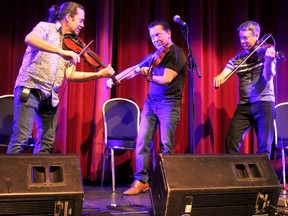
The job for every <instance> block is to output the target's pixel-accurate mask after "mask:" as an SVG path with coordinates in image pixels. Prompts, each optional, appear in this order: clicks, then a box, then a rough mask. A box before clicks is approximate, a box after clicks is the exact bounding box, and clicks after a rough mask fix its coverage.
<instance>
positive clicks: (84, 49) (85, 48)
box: [78, 40, 94, 56]
mask: <svg viewBox="0 0 288 216" xmlns="http://www.w3.org/2000/svg"><path fill="white" fill-rule="evenodd" d="M93 41H94V40H91V41H90V42H89V43H88V44H87V45H86V46H85V47H84V48H83V49H82V51H81V52H80V53H79V54H78V55H79V56H81V55H82V54H83V53H84V52H85V51H86V50H87V49H88V47H89V46H90V45H91V43H93Z"/></svg>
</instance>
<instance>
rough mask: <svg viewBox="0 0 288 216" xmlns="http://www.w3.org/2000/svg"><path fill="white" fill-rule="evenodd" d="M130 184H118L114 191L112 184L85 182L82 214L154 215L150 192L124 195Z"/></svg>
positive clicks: (106, 215) (98, 215)
mask: <svg viewBox="0 0 288 216" xmlns="http://www.w3.org/2000/svg"><path fill="white" fill-rule="evenodd" d="M128 188H129V185H124V186H118V185H116V192H114V193H112V190H111V186H103V188H102V187H101V186H98V185H93V184H89V185H87V184H84V186H83V189H84V201H83V209H82V212H83V213H82V215H83V216H84V215H86V216H92V215H97V216H108V215H131V216H132V215H139V216H142V215H145V216H146V215H148V216H152V215H153V214H152V203H151V200H150V194H149V192H146V193H141V194H139V195H137V196H123V195H122V193H123V191H125V190H126V189H128Z"/></svg>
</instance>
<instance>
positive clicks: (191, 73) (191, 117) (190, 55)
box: [181, 24, 202, 153]
mask: <svg viewBox="0 0 288 216" xmlns="http://www.w3.org/2000/svg"><path fill="white" fill-rule="evenodd" d="M181 32H182V35H183V37H184V39H185V42H186V46H187V50H188V58H187V59H188V61H187V66H188V71H189V76H188V77H189V94H188V95H189V98H190V100H189V106H188V107H189V144H190V151H191V153H195V137H194V127H195V125H194V117H195V115H194V114H195V113H194V112H195V109H194V108H195V107H194V70H196V73H197V75H198V77H199V78H201V76H202V75H201V73H200V71H199V68H198V65H197V63H196V60H195V58H194V55H193V53H192V51H191V49H190V44H189V37H188V25H187V24H186V25H181Z"/></svg>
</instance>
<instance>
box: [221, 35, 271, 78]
mask: <svg viewBox="0 0 288 216" xmlns="http://www.w3.org/2000/svg"><path fill="white" fill-rule="evenodd" d="M271 36H272V34H271V33H269V34H265V35H264V36H263V37H262V38H261V39H260V40H259V43H258V45H257V47H256V48H255V49H254V50H253V51H252V52H251V53H250V54H249V55H248V56H247V57H245V59H243V61H242V62H241V63H240V64H239V65H238V66H237V67H236V68H235V69H234V70H233V71H231V72H230V73H229V74H227V75H226V76H225V77H224V79H223V82H225V81H226V80H227V79H229V78H230V77H231V76H232V75H233V74H234V73H235V72H236V71H237V70H238V69H239V67H241V65H243V64H244V63H245V62H246V61H247V59H248V58H250V57H251V56H252V55H253V54H254V53H255V52H256V51H257V50H258V49H259V48H260V47H261V46H262V45H263V44H264V43H265V42H266V41H267V40H268V38H270V37H271Z"/></svg>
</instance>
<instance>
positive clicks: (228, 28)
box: [0, 0, 288, 180]
mask: <svg viewBox="0 0 288 216" xmlns="http://www.w3.org/2000/svg"><path fill="white" fill-rule="evenodd" d="M4 1H5V4H4ZM63 2H64V1H63V0H62V1H60V0H59V1H56V0H49V1H48V0H41V1H39V0H30V1H22V0H10V1H8V0H7V1H6V0H1V3H2V7H1V8H0V16H1V19H0V24H1V26H2V28H1V29H0V39H1V40H0V45H1V51H2V52H1V58H0V66H1V70H0V77H1V78H0V95H3V94H10V93H13V87H14V83H15V80H16V76H17V74H18V70H19V67H20V65H21V62H22V57H23V54H24V51H25V48H26V46H25V44H24V37H25V35H26V34H27V33H28V32H30V31H31V30H32V28H33V27H34V26H35V25H36V24H37V23H38V22H39V21H42V20H47V18H48V9H49V7H50V6H51V5H53V4H61V3H63ZM77 2H79V3H80V4H82V5H83V6H84V7H85V8H86V20H85V28H84V30H83V31H82V32H81V33H80V37H81V38H82V39H83V40H84V41H85V42H87V43H88V42H89V41H91V40H94V43H93V44H92V45H91V49H92V50H94V51H95V53H97V54H99V56H100V57H101V59H102V61H103V63H104V64H105V65H107V64H108V63H112V66H113V67H114V69H115V71H116V72H117V73H120V72H121V71H123V70H124V69H126V68H127V67H130V66H132V65H136V64H137V63H139V62H140V61H141V60H142V59H143V58H144V57H145V56H147V55H148V54H149V53H151V52H152V51H153V46H152V43H151V41H150V38H149V34H148V30H147V25H148V24H149V23H150V22H152V21H154V20H155V19H162V20H166V21H168V22H169V23H170V25H171V29H172V39H173V42H174V43H175V44H177V45H178V46H180V47H182V48H183V49H184V50H185V52H186V53H187V47H186V44H185V41H184V38H183V36H182V34H181V31H180V26H179V24H177V23H174V22H173V16H174V15H176V14H177V15H180V16H181V18H182V19H183V20H184V21H186V22H187V24H188V26H189V42H190V48H191V50H192V52H193V54H194V56H195V59H196V62H197V64H198V67H199V69H200V72H201V74H202V77H201V78H198V77H197V74H195V71H194V73H192V74H188V71H187V79H186V83H185V88H184V92H183V103H182V109H181V111H182V114H181V119H180V122H179V125H178V128H177V130H176V134H175V148H174V151H175V153H191V149H192V146H191V143H192V142H191V140H189V131H190V130H189V127H191V122H189V116H190V115H192V113H191V98H190V97H189V94H188V92H189V88H191V83H189V79H188V77H189V76H190V77H191V76H192V77H193V78H194V104H195V111H194V115H195V118H194V123H195V128H194V134H193V139H194V141H195V146H193V147H195V153H196V154H218V153H224V152H225V146H224V141H225V135H226V131H227V128H228V125H229V122H230V119H231V116H232V115H233V112H234V109H235V106H236V104H237V101H238V86H237V84H238V78H237V76H236V75H235V76H233V77H231V78H230V79H229V80H228V81H227V83H225V84H224V85H223V86H222V87H221V88H220V89H217V90H215V89H214V88H213V87H212V80H213V77H214V76H215V75H217V74H218V73H220V72H221V70H222V69H223V68H224V67H225V64H226V63H227V61H228V60H229V59H230V58H231V57H233V56H234V55H235V54H236V53H237V52H239V51H240V50H241V46H240V43H239V39H238V32H237V27H238V26H239V25H240V24H241V23H242V22H244V21H245V20H255V21H257V22H259V23H260V25H261V28H262V31H261V35H264V34H266V33H272V35H273V37H274V38H275V41H276V43H277V44H276V50H277V51H283V52H285V51H287V47H288V46H287V43H288V42H287V36H288V13H287V12H286V11H287V8H288V1H286V0H277V1H273V0H251V1H249V0H238V1H231V0H192V1H190V0H178V1H173V0H170V1H167V0H146V1H143V0H114V1H113V0H96V1H92V0H82V1H77ZM4 5H5V6H4ZM24 8H25V9H24ZM269 42H271V43H273V41H269ZM77 68H78V70H85V71H91V72H92V73H93V72H95V71H94V70H93V69H91V68H89V67H88V66H87V65H86V64H85V63H84V62H81V63H80V64H79V65H77ZM286 68H287V62H286V61H285V62H278V63H277V76H276V77H275V80H274V83H275V91H276V103H280V102H283V101H287V100H288V93H287V91H286V86H287V80H288V76H287V74H286ZM105 85H106V79H103V80H97V81H89V82H85V83H67V82H66V81H65V82H64V83H63V86H62V89H61V92H60V95H61V103H60V106H59V119H58V127H57V137H56V142H55V148H54V151H55V152H58V153H77V154H79V156H80V160H81V168H82V175H83V178H87V179H90V180H99V179H100V175H99V174H100V173H101V169H102V167H101V163H102V159H103V158H102V151H103V121H102V114H101V107H102V104H103V103H104V101H105V100H107V99H109V98H110V97H124V98H130V99H132V100H134V101H135V102H136V103H137V104H138V105H139V106H140V108H142V106H143V102H144V99H145V97H146V94H147V87H148V85H147V82H146V81H145V79H144V78H143V77H141V75H139V76H137V77H135V78H133V79H131V80H127V81H123V82H121V85H120V86H118V87H114V88H113V89H111V90H107V89H105ZM158 142H159V140H158V134H156V137H155V147H156V151H159V146H158V145H157V144H158ZM241 151H242V152H243V153H253V152H256V137H255V135H254V133H253V132H250V133H249V134H248V136H247V137H246V138H245V142H244V144H243V146H242V149H241ZM127 161H128V162H127ZM122 164H125V165H127V164H128V166H130V165H132V167H133V164H134V155H133V152H128V153H126V154H124V155H121V156H119V157H118V158H117V165H118V167H120V171H119V169H118V172H121V165H122ZM121 174H122V175H124V174H125V172H121Z"/></svg>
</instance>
